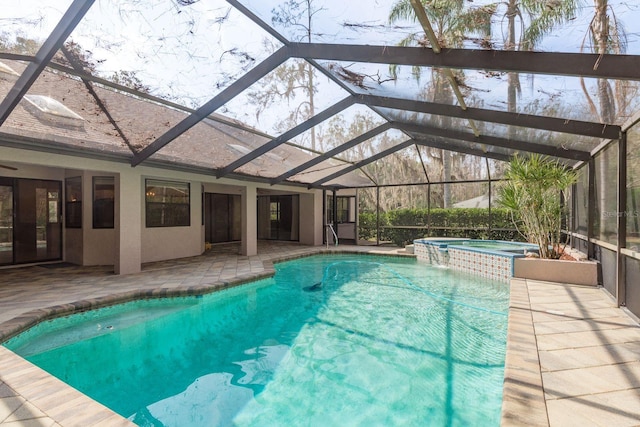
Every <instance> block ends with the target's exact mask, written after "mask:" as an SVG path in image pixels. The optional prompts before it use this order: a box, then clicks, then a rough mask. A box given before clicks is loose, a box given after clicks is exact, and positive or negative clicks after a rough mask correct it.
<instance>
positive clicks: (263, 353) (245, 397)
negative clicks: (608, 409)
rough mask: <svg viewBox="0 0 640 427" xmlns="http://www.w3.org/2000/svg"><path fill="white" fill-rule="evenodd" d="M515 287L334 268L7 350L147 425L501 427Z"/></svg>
mask: <svg viewBox="0 0 640 427" xmlns="http://www.w3.org/2000/svg"><path fill="white" fill-rule="evenodd" d="M508 297H509V296H508V286H507V285H506V284H503V283H500V282H496V281H490V280H487V279H482V278H478V277H474V276H469V275H465V274H462V273H458V272H455V271H451V270H448V269H443V268H437V267H432V266H428V265H425V264H423V263H420V262H417V261H416V260H414V259H405V258H391V257H371V256H350V255H332V256H316V257H309V258H302V259H298V260H295V261H289V262H285V263H281V264H277V265H276V274H275V276H274V277H273V278H271V279H265V280H260V281H257V282H255V283H252V284H247V285H243V286H240V287H236V288H233V289H228V290H225V291H222V292H216V293H213V294H209V295H205V296H202V297H185V298H172V299H166V300H148V301H139V302H132V303H127V304H122V305H118V306H114V307H108V308H104V309H100V310H96V311H92V312H87V313H82V314H78V315H73V316H69V317H66V318H61V319H56V320H53V321H48V322H44V323H42V324H40V325H38V326H36V327H34V328H32V329H30V330H29V331H27V332H25V333H23V334H21V335H20V336H18V337H15V338H13V339H12V340H10V341H9V342H7V343H5V345H6V346H7V347H8V348H10V349H12V350H13V351H15V352H17V353H18V354H20V355H22V356H23V357H25V358H27V359H28V360H30V361H31V362H33V363H35V364H36V365H38V366H40V367H42V368H43V369H45V370H47V371H49V372H50V373H52V374H53V375H55V376H57V377H59V378H61V379H62V380H63V381H65V382H67V383H69V384H71V385H72V386H74V387H76V388H77V389H79V390H80V391H82V392H84V393H85V394H87V395H89V396H90V397H92V398H94V399H95V400H97V401H99V402H101V403H103V404H104V405H106V406H108V407H110V408H111V409H113V410H115V411H116V412H118V413H120V414H122V415H123V416H125V417H128V418H130V419H131V420H132V421H134V422H135V423H137V424H138V425H141V426H151V425H153V426H183V427H184V426H226V425H239V426H330V425H340V426H352V425H353V426H389V425H415V426H425V425H430V426H468V425H473V426H498V425H499V424H500V409H501V402H502V382H503V374H504V356H505V346H506V327H507V316H506V311H507V308H508Z"/></svg>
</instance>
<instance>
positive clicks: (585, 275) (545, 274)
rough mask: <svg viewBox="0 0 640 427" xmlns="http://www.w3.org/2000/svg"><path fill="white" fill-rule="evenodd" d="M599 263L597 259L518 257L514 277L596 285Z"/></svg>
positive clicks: (598, 275)
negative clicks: (568, 259) (569, 259)
mask: <svg viewBox="0 0 640 427" xmlns="http://www.w3.org/2000/svg"><path fill="white" fill-rule="evenodd" d="M599 270H600V263H599V262H597V261H563V260H559V259H539V258H518V259H516V260H515V265H514V272H513V273H514V274H513V276H514V277H517V278H521V279H532V280H541V281H545V282H559V283H571V284H574V285H587V286H598V279H599V277H600V274H599V273H600V271H599Z"/></svg>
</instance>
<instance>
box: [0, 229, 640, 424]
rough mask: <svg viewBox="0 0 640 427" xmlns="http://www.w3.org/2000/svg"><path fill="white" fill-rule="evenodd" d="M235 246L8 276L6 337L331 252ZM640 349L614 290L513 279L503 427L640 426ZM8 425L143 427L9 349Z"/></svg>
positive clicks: (4, 385)
mask: <svg viewBox="0 0 640 427" xmlns="http://www.w3.org/2000/svg"><path fill="white" fill-rule="evenodd" d="M235 246H236V245H235V244H231V245H221V246H214V248H213V249H212V250H211V251H208V252H207V253H206V254H205V255H202V256H198V257H193V258H189V259H180V260H174V261H167V262H157V263H152V264H146V265H145V266H144V269H143V272H141V273H139V274H133V275H128V276H118V275H114V274H113V273H112V272H111V269H110V268H105V267H90V268H88V267H77V266H67V265H64V264H62V265H52V266H46V265H44V266H43V265H41V266H31V267H22V268H15V269H7V270H3V271H2V273H3V278H6V280H3V284H2V285H1V286H0V336H3V335H5V334H7V333H10V331H11V332H12V331H14V330H15V328H16V327H18V326H19V325H25V324H30V323H32V322H33V321H34V316H43V315H44V316H47V315H49V314H51V313H53V312H56V311H64V310H69V309H70V308H71V307H77V306H80V307H89V306H92V305H93V306H95V305H96V304H98V302H100V303H104V302H109V301H110V302H115V301H118V300H123V299H125V300H126V299H131V298H133V297H135V296H144V295H165V294H168V293H172V292H174V293H176V294H179V293H187V292H197V291H198V289H200V290H202V289H204V288H205V287H211V286H213V287H224V286H228V285H229V284H232V283H239V282H240V283H241V282H246V281H249V280H252V279H255V278H257V277H260V276H261V275H264V274H269V273H270V272H271V271H272V261H273V260H277V259H286V258H295V257H299V256H304V255H308V254H313V253H322V252H325V251H326V250H327V249H326V248H325V247H310V246H303V245H298V244H289V243H273V242H261V245H260V248H259V251H258V255H256V256H252V257H245V256H239V255H236V253H237V249H236V248H235ZM334 250H338V251H356V252H370V253H380V254H398V252H400V253H402V252H404V251H401V250H400V251H399V250H398V249H397V248H393V247H367V246H344V245H341V246H339V247H338V248H337V249H336V248H334V247H331V248H330V249H329V251H334ZM78 301H80V302H79V303H78ZM51 307H56V308H51ZM25 313H26V314H25ZM639 348H640V328H639V327H638V324H637V323H635V322H634V320H633V319H632V318H631V317H630V316H629V315H628V314H627V313H625V312H624V311H623V309H620V308H617V307H616V304H615V301H613V300H612V299H611V298H610V297H609V296H608V295H607V294H606V293H605V291H603V289H602V288H592V287H581V286H573V285H570V284H567V285H563V284H552V283H544V282H535V281H525V280H519V279H514V280H512V282H511V302H510V310H509V332H508V342H507V357H506V362H505V388H504V402H503V418H502V425H503V426H511V425H522V426H525V425H526V426H531V425H536V426H547V425H550V426H570V425H580V426H584V425H594V426H599V425H602V426H605V425H606V426H609V427H611V426H630V425H635V424H637V420H638V419H640V350H639ZM0 424H3V425H7V426H9V425H21V426H24V425H33V426H50V425H60V426H74V425H109V426H114V425H131V424H130V423H129V422H128V421H126V420H124V419H123V418H122V417H120V416H119V415H117V414H114V413H113V412H112V411H110V410H108V409H107V408H105V407H104V406H102V405H100V404H98V403H96V402H94V401H92V400H91V399H89V398H88V397H86V396H84V395H82V394H80V393H79V392H77V391H76V390H74V389H72V388H71V387H69V386H67V385H66V384H64V383H62V382H61V381H59V380H57V379H55V378H53V377H51V376H50V375H48V374H46V373H45V372H43V371H42V370H40V369H39V368H37V367H35V366H33V365H31V364H30V363H29V362H26V361H25V360H23V359H22V358H20V357H17V356H16V355H15V354H13V353H12V352H10V351H9V350H7V349H5V348H4V347H0Z"/></svg>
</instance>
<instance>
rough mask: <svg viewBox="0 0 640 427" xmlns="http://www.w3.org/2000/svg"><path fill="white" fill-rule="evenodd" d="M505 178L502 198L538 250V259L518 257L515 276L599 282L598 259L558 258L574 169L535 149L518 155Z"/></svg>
mask: <svg viewBox="0 0 640 427" xmlns="http://www.w3.org/2000/svg"><path fill="white" fill-rule="evenodd" d="M505 178H506V182H505V183H504V185H502V186H501V188H500V190H499V194H500V199H499V200H500V202H499V203H500V204H501V205H502V206H503V207H505V208H506V209H508V210H509V211H510V212H511V214H512V219H513V222H514V224H515V226H516V228H517V229H518V231H519V232H520V233H521V234H522V235H523V236H524V237H525V238H526V239H527V241H529V242H530V243H535V244H537V245H538V248H539V256H540V259H539V260H531V259H529V258H527V259H517V260H516V262H515V264H514V270H515V271H514V276H515V277H524V278H530V279H537V280H547V281H554V282H570V283H576V284H589V285H597V281H598V274H597V263H594V262H587V263H577V262H574V261H560V260H559V258H560V255H561V254H562V253H563V252H564V250H565V245H566V243H564V242H563V241H562V224H563V219H566V217H567V213H568V211H567V209H566V206H565V205H564V204H563V203H562V200H569V197H568V196H569V195H568V194H567V190H568V189H569V188H571V185H573V184H574V183H575V182H576V181H577V174H576V172H575V171H573V170H572V169H569V168H567V167H566V166H564V165H562V164H561V163H560V162H558V161H554V160H551V159H549V158H548V157H544V156H541V155H537V154H533V155H530V156H528V157H521V156H515V157H514V158H513V159H512V161H511V162H510V163H509V167H508V169H507V172H506V173H505ZM563 196H564V197H563ZM549 260H556V262H555V263H550V262H548V261H549ZM540 264H544V265H540ZM570 264H573V266H571V265H570ZM586 265H588V267H585V266H586Z"/></svg>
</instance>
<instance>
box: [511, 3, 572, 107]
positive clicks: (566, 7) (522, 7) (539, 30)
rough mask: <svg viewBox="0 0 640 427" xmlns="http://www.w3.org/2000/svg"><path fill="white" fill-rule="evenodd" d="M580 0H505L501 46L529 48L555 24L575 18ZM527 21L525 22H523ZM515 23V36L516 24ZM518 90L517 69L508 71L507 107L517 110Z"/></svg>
mask: <svg viewBox="0 0 640 427" xmlns="http://www.w3.org/2000/svg"><path fill="white" fill-rule="evenodd" d="M579 3H581V0H544V1H541V0H508V2H507V9H506V12H505V14H504V16H503V17H504V19H506V21H507V32H506V34H505V40H504V49H505V50H520V51H527V50H533V49H535V47H536V46H537V45H538V44H539V43H540V41H541V40H542V39H543V37H544V36H545V35H547V34H549V33H550V32H551V31H552V30H553V29H554V28H555V27H556V26H558V25H560V24H562V23H564V22H567V21H569V20H571V19H573V18H575V14H576V9H577V7H578V6H579ZM527 22H528V24H527ZM517 24H519V26H520V31H519V37H516V36H517V33H518V31H517V28H516V25H517ZM516 39H517V40H516ZM519 92H520V78H519V75H518V73H509V75H508V92H507V108H508V111H509V112H514V113H515V112H517V94H518V93H519Z"/></svg>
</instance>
